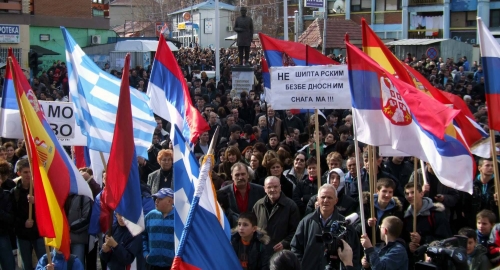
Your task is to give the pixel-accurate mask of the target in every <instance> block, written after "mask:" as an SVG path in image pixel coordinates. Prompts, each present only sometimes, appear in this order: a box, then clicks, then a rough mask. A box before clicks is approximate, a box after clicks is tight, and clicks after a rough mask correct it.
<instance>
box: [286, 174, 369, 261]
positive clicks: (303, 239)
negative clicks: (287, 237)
mask: <svg viewBox="0 0 500 270" xmlns="http://www.w3.org/2000/svg"><path fill="white" fill-rule="evenodd" d="M318 204H319V208H318V209H316V210H315V211H314V212H313V213H311V214H309V215H307V216H306V217H305V218H304V219H302V220H301V221H300V223H299V226H298V227H297V231H296V232H295V235H294V237H293V239H292V243H291V244H290V245H291V247H292V252H293V253H295V255H296V256H297V258H298V259H299V261H300V263H301V265H302V269H303V270H309V269H311V270H313V269H314V270H316V269H325V266H326V265H328V264H329V262H330V260H334V263H332V264H331V265H332V266H333V267H336V266H338V265H339V263H338V262H337V261H338V257H335V256H328V255H326V256H325V245H324V244H323V243H321V242H318V241H317V240H316V235H318V234H322V233H323V232H324V231H330V229H331V228H332V224H333V223H334V222H336V221H343V220H345V218H344V217H343V216H342V215H340V214H339V213H338V210H337V209H336V208H335V205H336V204H337V190H335V187H334V186H333V185H331V184H324V185H323V186H321V188H320V189H319V191H318ZM344 239H345V240H346V242H347V243H349V245H350V246H351V247H352V250H353V255H354V258H353V263H354V269H360V268H361V264H360V258H359V257H360V256H359V255H360V243H359V239H358V234H357V233H356V231H355V229H354V228H353V227H352V226H351V225H348V226H347V234H346V235H345V238H344ZM343 268H344V267H343Z"/></svg>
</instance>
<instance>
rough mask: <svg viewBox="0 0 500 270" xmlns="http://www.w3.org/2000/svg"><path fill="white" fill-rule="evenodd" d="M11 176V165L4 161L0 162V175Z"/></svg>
mask: <svg viewBox="0 0 500 270" xmlns="http://www.w3.org/2000/svg"><path fill="white" fill-rule="evenodd" d="M11 174H12V164H10V163H9V162H7V161H5V160H1V161H0V175H9V176H10V175H11Z"/></svg>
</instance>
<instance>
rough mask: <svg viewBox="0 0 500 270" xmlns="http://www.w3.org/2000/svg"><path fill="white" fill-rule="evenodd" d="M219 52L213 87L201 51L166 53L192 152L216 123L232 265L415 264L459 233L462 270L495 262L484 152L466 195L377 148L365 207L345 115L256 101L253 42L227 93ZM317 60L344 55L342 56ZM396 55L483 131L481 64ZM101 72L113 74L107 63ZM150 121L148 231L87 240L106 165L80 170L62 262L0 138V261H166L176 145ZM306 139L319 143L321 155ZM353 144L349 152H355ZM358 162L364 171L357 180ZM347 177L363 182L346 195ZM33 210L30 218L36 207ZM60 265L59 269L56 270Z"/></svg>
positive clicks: (498, 254)
mask: <svg viewBox="0 0 500 270" xmlns="http://www.w3.org/2000/svg"><path fill="white" fill-rule="evenodd" d="M220 56H221V57H220V59H221V61H220V64H219V65H218V66H217V68H220V70H221V73H220V74H221V79H220V81H219V82H217V83H216V82H215V79H214V78H210V77H209V76H208V75H207V71H212V70H214V69H215V68H216V67H215V55H214V52H213V51H212V50H210V49H199V48H194V49H188V48H181V49H180V50H179V51H178V52H177V53H176V57H177V61H178V64H179V66H180V68H181V69H182V72H183V74H184V77H185V79H186V82H187V86H188V88H189V92H190V95H191V96H190V98H191V99H192V102H193V104H194V105H195V106H196V108H197V109H198V110H199V112H200V113H201V115H202V116H203V117H204V118H205V120H206V121H207V123H208V124H209V127H210V130H209V131H207V132H205V133H203V134H202V135H201V136H200V138H199V140H198V142H197V143H196V145H195V146H194V154H195V156H196V158H198V159H200V160H201V159H202V158H203V156H204V155H206V154H207V153H208V149H209V145H210V142H211V140H212V137H213V135H214V133H215V131H216V129H217V128H219V130H220V132H219V136H218V138H217V139H216V146H215V153H216V164H215V166H214V168H213V173H212V180H213V184H214V187H215V189H216V190H217V200H218V201H219V203H220V205H221V207H222V208H223V210H224V213H225V215H226V217H227V219H228V221H229V223H230V225H231V227H232V228H234V229H233V231H232V236H231V244H232V246H233V248H234V251H235V253H236V255H237V257H238V259H239V261H240V263H241V266H242V268H243V269H248V270H253V269H325V267H326V266H328V265H330V266H331V267H333V269H341V268H342V269H370V268H372V269H413V268H414V265H415V263H417V262H420V261H421V262H427V263H434V264H436V263H441V262H437V261H436V258H437V257H432V256H426V255H425V252H422V248H426V247H427V245H430V246H432V245H438V246H439V245H441V244H442V243H443V242H440V241H442V240H445V239H449V238H450V237H452V236H453V235H461V236H463V237H464V239H467V240H466V242H467V245H466V254H464V256H466V257H467V260H466V261H467V262H466V264H467V265H468V267H469V269H491V268H493V267H495V266H497V265H499V264H500V225H499V226H496V225H495V224H496V222H497V220H498V218H499V212H498V205H497V200H496V194H495V180H494V178H495V176H494V175H493V162H492V160H491V159H485V158H477V165H478V170H477V171H478V173H477V175H476V177H475V178H474V179H470V181H473V182H474V189H473V193H472V194H468V193H465V192H461V191H458V190H454V189H452V188H449V187H447V186H444V185H443V184H441V182H440V181H439V179H438V178H437V177H436V175H435V174H434V171H433V168H432V167H431V166H430V164H425V166H424V167H422V168H419V169H418V171H417V172H416V173H415V172H414V170H413V159H412V158H405V157H397V156H395V157H381V156H380V155H379V154H378V151H376V149H375V151H376V156H377V158H376V161H373V162H374V163H375V164H374V167H375V171H374V174H375V175H374V177H375V178H376V179H377V181H376V185H375V186H376V188H375V189H376V194H375V195H374V214H373V215H372V213H371V212H370V208H371V206H370V202H369V199H368V198H369V195H370V194H369V186H370V184H369V171H368V168H369V166H370V162H371V161H370V159H369V158H368V152H367V146H366V145H364V144H362V143H359V144H358V147H355V145H354V141H353V123H352V115H351V111H350V110H323V111H322V112H323V114H324V115H325V117H324V118H323V117H320V125H319V126H317V127H316V126H315V125H314V123H315V121H314V116H313V115H308V114H294V113H293V111H292V110H285V111H275V110H274V109H273V108H272V106H271V105H269V104H266V103H265V102H263V98H262V97H263V94H264V93H263V89H264V88H263V78H262V68H261V65H260V62H261V57H262V56H263V52H262V50H260V49H252V50H251V52H250V60H249V65H250V66H252V67H253V68H254V71H255V84H254V87H253V89H252V90H250V91H248V92H246V91H243V92H239V93H237V92H236V91H235V90H234V89H232V75H231V67H233V66H235V65H237V63H238V52H237V49H221V53H220ZM329 57H331V58H332V59H335V60H336V61H338V62H340V63H345V62H346V59H345V58H344V57H342V55H339V56H335V55H329ZM404 60H405V62H407V63H408V64H409V65H411V66H412V67H414V68H415V69H416V70H418V71H419V72H421V73H422V74H423V75H424V76H425V77H426V78H427V79H428V80H429V81H430V82H431V83H432V84H433V85H434V86H436V87H437V88H440V89H442V90H444V91H447V92H450V93H453V94H456V95H459V96H460V97H462V98H463V99H464V100H465V101H466V102H467V104H468V106H469V108H470V110H471V111H472V113H473V114H474V116H475V118H476V121H477V122H478V123H480V124H481V125H482V126H483V127H484V128H485V129H486V130H487V129H488V119H487V116H486V110H487V107H486V104H485V96H484V95H485V94H484V75H483V71H482V68H481V66H480V65H478V64H477V63H473V64H472V65H469V63H468V61H467V59H466V58H465V57H463V58H461V59H459V60H458V61H455V60H454V59H453V58H448V59H446V60H443V59H442V58H439V59H438V60H437V61H432V60H430V59H427V58H425V57H422V58H421V59H417V58H416V57H412V56H411V54H408V55H407V58H406V59H404ZM291 64H293V63H291ZM105 70H106V71H107V72H110V73H111V74H113V75H115V76H117V77H120V76H121V74H120V71H117V70H109V66H106V67H105ZM150 73H151V67H146V68H143V67H137V68H135V69H132V70H131V73H130V76H129V82H130V85H131V86H133V87H136V88H137V89H139V90H142V91H144V92H145V91H146V90H147V85H148V82H149V79H148V78H149V75H150ZM56 75H57V76H56ZM32 87H33V90H34V91H35V92H36V93H37V96H38V97H39V98H40V99H41V100H43V99H45V100H50V99H51V98H53V99H57V100H61V99H64V98H65V97H66V98H67V95H68V85H67V71H66V68H65V65H64V63H59V62H56V63H54V66H53V68H51V70H48V71H47V72H43V73H42V75H41V76H40V77H39V78H37V79H35V80H33V85H32ZM156 121H157V127H156V129H155V130H154V134H153V141H152V145H151V147H150V148H149V150H148V157H147V158H142V157H139V158H138V166H139V170H140V181H141V193H142V200H143V209H144V215H145V225H146V230H145V231H144V232H143V233H142V234H141V235H138V236H132V235H131V234H130V232H129V231H128V230H127V228H126V227H125V221H124V220H123V218H122V217H121V216H120V215H119V214H116V222H115V223H114V225H113V227H112V229H111V234H110V235H109V236H105V237H103V236H100V237H97V239H98V240H97V241H96V242H90V243H91V244H90V245H89V235H92V234H96V233H98V232H92V231H90V232H89V226H90V225H89V223H90V217H91V216H92V215H93V214H95V212H97V211H94V209H95V208H96V207H99V201H100V192H101V190H102V188H103V186H104V185H105V183H106V178H107V177H106V174H105V173H104V175H103V183H102V185H101V184H99V183H97V182H96V181H95V179H94V176H93V172H92V170H91V169H90V168H79V170H80V172H81V174H82V176H83V177H84V178H85V180H86V181H87V182H88V183H89V185H90V187H91V189H92V192H93V196H94V203H93V202H92V201H91V200H88V199H85V198H82V197H80V196H71V197H70V198H68V200H67V202H66V205H65V210H66V212H67V216H68V221H69V224H70V230H71V253H72V254H73V255H74V256H72V257H71V258H70V260H69V261H65V260H64V259H61V255H60V254H59V253H58V252H57V251H53V252H52V253H53V254H52V255H53V257H54V261H53V264H49V263H48V262H47V257H46V255H43V254H44V253H45V248H44V243H43V240H42V238H40V236H39V234H38V231H37V224H36V220H34V219H29V218H28V215H29V212H30V210H29V208H30V207H29V205H30V203H33V202H34V201H35V200H34V197H33V196H32V195H29V189H30V183H31V181H30V178H31V173H30V167H29V163H28V162H27V160H26V149H25V146H24V143H23V141H22V140H19V141H18V142H17V144H15V142H10V141H9V142H6V143H4V144H3V146H2V147H0V181H1V187H2V189H3V192H2V193H1V194H0V201H1V203H0V249H1V250H0V266H1V268H2V269H3V270H7V269H15V266H14V258H15V255H13V252H12V250H15V249H17V258H18V259H20V261H21V264H22V268H23V269H25V270H27V269H29V270H31V269H34V268H35V266H36V264H33V261H32V256H31V255H32V251H34V252H35V254H36V255H35V256H36V257H37V259H38V260H39V261H38V265H37V266H36V269H44V267H47V269H54V267H55V269H96V268H97V257H99V258H100V263H101V265H102V267H103V268H102V269H106V267H107V268H109V269H125V268H126V266H127V265H129V264H132V263H134V264H136V265H137V267H138V269H170V267H171V265H172V261H173V257H174V253H175V250H174V235H173V226H174V210H173V209H174V207H175V206H174V204H173V202H174V199H173V197H174V193H173V185H174V177H175V175H174V174H173V170H172V166H173V160H174V152H173V147H172V142H171V141H170V138H169V131H170V123H168V122H167V121H165V120H164V119H161V118H159V117H156ZM315 134H317V135H318V137H319V144H320V145H319V147H318V148H319V151H320V155H319V156H320V159H319V160H317V159H316V149H317V147H316V143H315V141H314V135H315ZM356 148H358V149H359V150H358V151H359V155H360V157H362V159H360V160H357V159H356V157H355V156H356ZM497 151H498V152H500V149H497ZM318 165H319V166H318ZM357 165H360V166H361V167H362V169H361V175H358V174H357V171H356V166H357ZM450 169H453V168H450ZM424 175H425V176H426V177H425V179H426V180H425V181H424V177H423V176H424ZM109 177H112V176H108V178H109ZM318 179H319V181H318ZM358 181H361V186H362V190H358ZM414 181H417V184H416V188H415V185H414ZM318 183H320V184H318ZM360 192H361V193H362V196H361V197H362V198H363V202H361V204H363V205H364V207H363V209H364V210H363V211H364V216H365V217H366V221H365V226H366V228H367V229H366V234H362V229H361V228H362V224H361V223H360V221H359V219H358V220H355V221H353V222H350V223H349V224H348V223H345V222H344V221H345V220H346V217H349V218H348V220H351V217H356V214H357V215H359V214H360V208H359V205H360V202H359V200H360V196H359V193H360ZM414 209H416V213H417V216H416V217H414ZM31 211H33V213H32V216H33V217H34V208H32V210H31ZM354 219H355V218H354ZM414 219H416V222H415V223H414ZM414 224H416V227H415V228H414ZM335 228H337V229H338V228H341V229H339V230H344V231H343V233H342V234H341V235H342V236H341V237H340V238H342V240H339V241H334V243H335V244H329V245H328V243H325V240H324V237H323V240H320V239H322V238H321V237H319V238H320V239H318V235H320V236H321V235H322V234H323V235H324V233H325V232H330V233H332V235H336V229H335ZM372 228H376V230H372ZM373 233H375V235H372V234H373ZM372 239H375V240H376V241H375V242H373V241H372ZM89 246H90V247H89ZM338 246H340V248H337V247H338ZM92 247H93V248H92ZM88 250H92V251H90V252H88ZM424 251H425V250H424ZM14 254H16V253H14ZM433 260H434V261H433ZM221 262H223V260H222V259H221ZM58 263H59V264H61V265H63V266H60V267H59V268H58V267H57V266H55V265H56V264H58ZM68 265H70V268H66V267H68ZM51 267H52V268H51ZM456 269H464V268H456Z"/></svg>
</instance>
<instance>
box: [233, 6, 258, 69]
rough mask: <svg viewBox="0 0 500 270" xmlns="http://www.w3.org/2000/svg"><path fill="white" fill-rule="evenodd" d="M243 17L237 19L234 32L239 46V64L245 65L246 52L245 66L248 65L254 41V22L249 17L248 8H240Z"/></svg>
mask: <svg viewBox="0 0 500 270" xmlns="http://www.w3.org/2000/svg"><path fill="white" fill-rule="evenodd" d="M240 13H241V16H240V17H238V18H236V21H235V22H234V28H233V29H234V31H235V32H236V33H237V39H236V45H237V46H238V59H239V64H240V65H243V51H245V64H246V65H250V64H249V63H248V58H249V57H250V44H251V43H252V40H253V21H252V18H250V17H247V8H246V7H241V8H240Z"/></svg>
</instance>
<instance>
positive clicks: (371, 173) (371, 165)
mask: <svg viewBox="0 0 500 270" xmlns="http://www.w3.org/2000/svg"><path fill="white" fill-rule="evenodd" d="M373 153H374V150H373V146H371V145H369V146H368V168H367V169H368V184H369V187H370V213H371V218H375V198H374V197H373V194H374V193H375V189H374V183H375V179H376V178H375V160H374V158H373V157H374V154H373ZM360 192H362V191H360ZM376 229H377V226H372V243H373V245H375V244H376V241H377V235H376V233H377V230H376Z"/></svg>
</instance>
